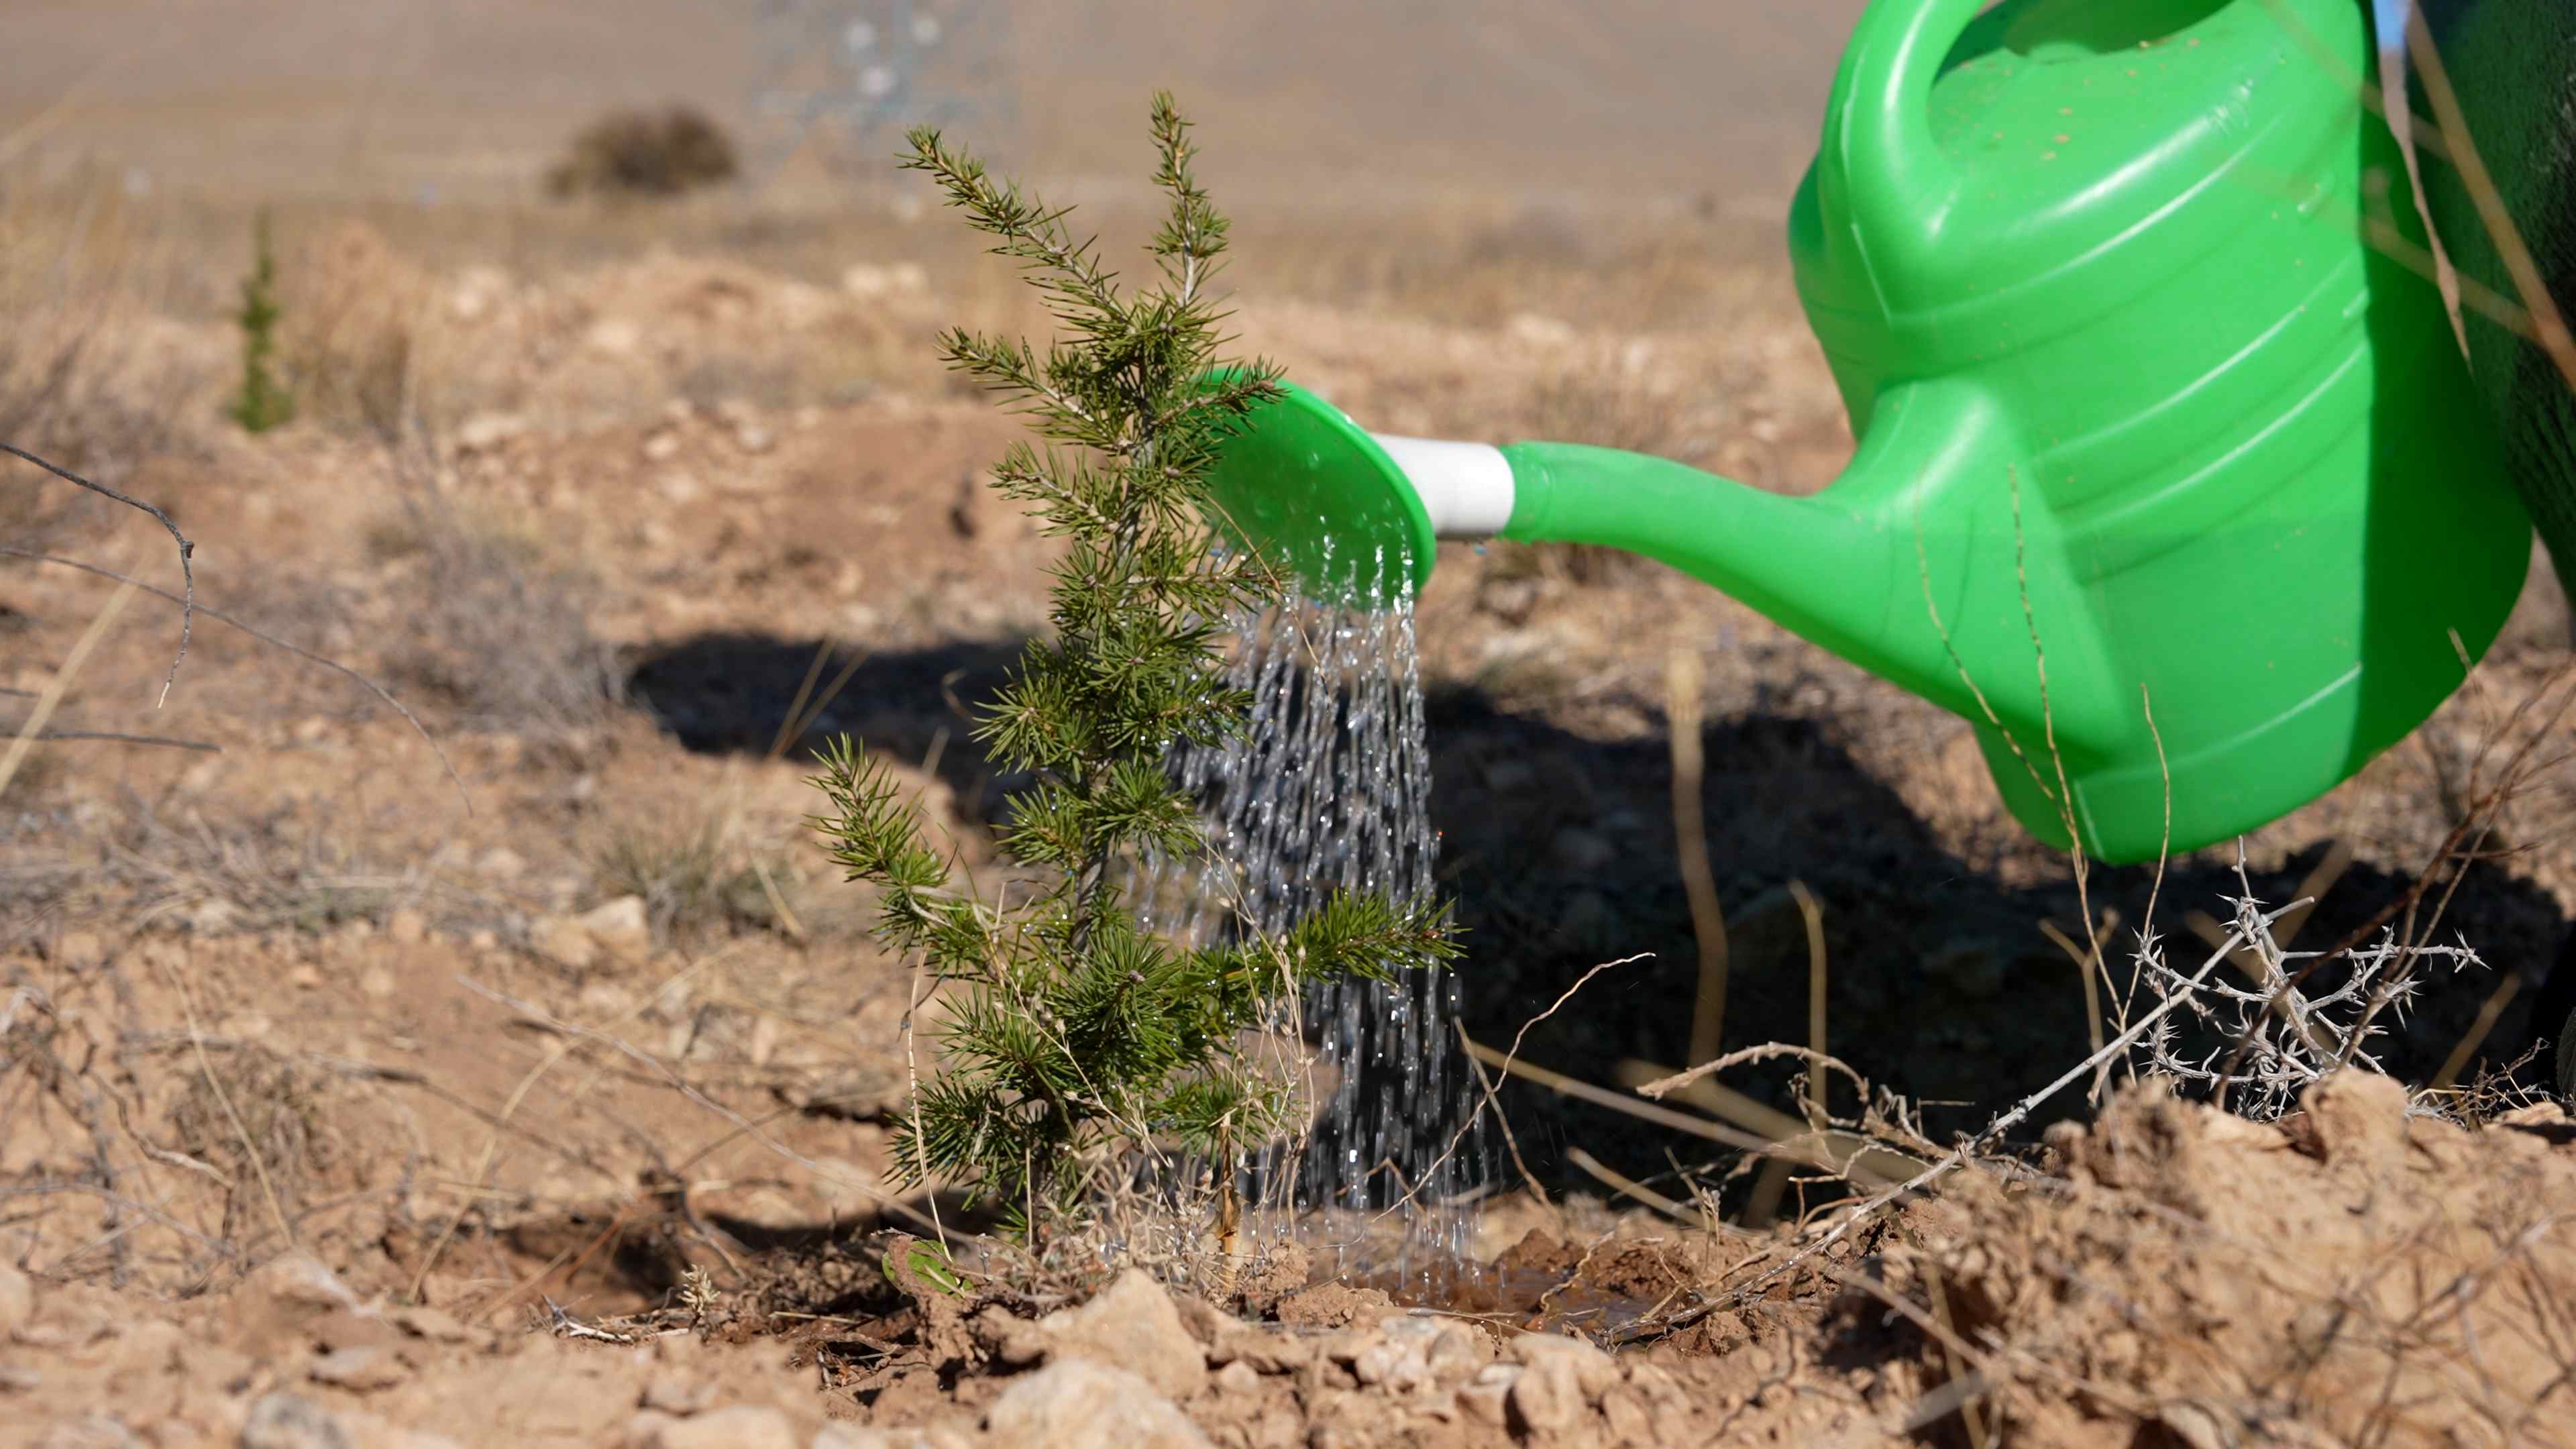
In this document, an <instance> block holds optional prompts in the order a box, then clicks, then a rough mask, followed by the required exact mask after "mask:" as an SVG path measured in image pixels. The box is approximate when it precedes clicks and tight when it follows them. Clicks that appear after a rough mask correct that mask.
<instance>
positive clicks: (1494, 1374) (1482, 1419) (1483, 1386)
mask: <svg viewBox="0 0 2576 1449" xmlns="http://www.w3.org/2000/svg"><path fill="white" fill-rule="evenodd" d="M1520 1376H1521V1368H1520V1365H1518V1364H1509V1363H1498V1364H1488V1365H1486V1366H1485V1368H1484V1370H1483V1371H1482V1372H1480V1373H1478V1374H1477V1375H1476V1378H1475V1382H1473V1383H1470V1384H1467V1385H1465V1386H1463V1387H1461V1388H1460V1389H1459V1390H1458V1393H1457V1403H1458V1412H1459V1414H1460V1416H1461V1417H1464V1418H1466V1419H1468V1420H1470V1421H1472V1422H1475V1423H1479V1424H1490V1425H1493V1426H1494V1427H1496V1428H1500V1427H1501V1426H1502V1424H1503V1421H1504V1419H1505V1418H1506V1417H1507V1415H1506V1413H1505V1407H1504V1406H1505V1403H1506V1401H1507V1400H1509V1398H1510V1397H1511V1392H1512V1386H1513V1384H1514V1383H1516V1382H1517V1381H1518V1380H1519V1379H1520Z"/></svg>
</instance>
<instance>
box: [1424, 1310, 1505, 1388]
mask: <svg viewBox="0 0 2576 1449" xmlns="http://www.w3.org/2000/svg"><path fill="white" fill-rule="evenodd" d="M1493 1361H1494V1345H1493V1342H1492V1340H1490V1339H1488V1338H1486V1337H1485V1335H1483V1334H1481V1333H1478V1332H1477V1331H1475V1330H1474V1329H1472V1328H1469V1327H1468V1326H1467V1325H1465V1324H1463V1323H1452V1324H1449V1325H1447V1326H1445V1327H1443V1328H1442V1329H1441V1330H1440V1336H1439V1337H1437V1338H1435V1339H1433V1340H1432V1341H1431V1351H1430V1352H1429V1353H1427V1354H1425V1355H1423V1366H1424V1367H1425V1368H1428V1369H1429V1370H1430V1371H1431V1377H1432V1380H1433V1381H1434V1382H1435V1383H1443V1384H1454V1383H1457V1382H1459V1381H1460V1380H1462V1379H1470V1378H1473V1377H1475V1376H1476V1374H1477V1373H1478V1372H1479V1371H1481V1370H1482V1369H1483V1368H1484V1367H1485V1365H1487V1364H1489V1363H1492V1362H1493Z"/></svg>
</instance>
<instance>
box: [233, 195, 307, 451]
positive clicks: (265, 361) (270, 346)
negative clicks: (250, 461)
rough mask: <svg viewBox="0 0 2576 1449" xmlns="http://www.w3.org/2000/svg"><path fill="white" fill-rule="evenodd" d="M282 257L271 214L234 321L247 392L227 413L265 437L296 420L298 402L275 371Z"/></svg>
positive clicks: (258, 235)
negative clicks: (271, 232) (271, 234)
mask: <svg viewBox="0 0 2576 1449" xmlns="http://www.w3.org/2000/svg"><path fill="white" fill-rule="evenodd" d="M278 317H279V309H278V305H277V257H276V254H275V252H274V251H273V250H272V249H271V248H270V246H269V239H268V213H267V212H265V211H263V212H261V213H260V214H259V219H258V220H257V221H256V222H254V223H253V224H252V228H251V269H250V275H249V276H248V277H246V278H244V279H243V281H242V307H241V311H240V312H238V313H236V314H235V316H234V320H235V321H237V322H239V323H240V324H241V331H242V381H241V391H240V392H238V393H236V394H235V395H234V397H233V404H232V406H231V407H230V408H229V409H227V411H228V412H230V413H231V415H232V419H233V421H234V422H237V423H239V424H241V425H242V427H243V429H244V430H246V431H249V432H254V433H264V432H267V431H268V430H269V429H271V428H273V427H276V426H278V425H279V424H281V423H283V422H285V421H286V420H287V419H289V418H292V417H294V416H295V399H294V398H292V397H290V396H288V395H287V391H286V388H285V386H284V385H283V384H281V383H279V382H278V380H277V378H276V376H275V375H274V374H272V373H271V372H270V371H269V365H270V363H271V361H272V360H273V359H274V358H275V357H276V355H277V321H278Z"/></svg>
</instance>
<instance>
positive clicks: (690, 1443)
mask: <svg viewBox="0 0 2576 1449" xmlns="http://www.w3.org/2000/svg"><path fill="white" fill-rule="evenodd" d="M798 1442H799V1441H798V1439H797V1436H796V1425H795V1423H794V1421H792V1420H790V1419H789V1418H788V1417H787V1415H786V1413H785V1412H784V1411H782V1410H778V1409H773V1408H771V1407H769V1406H768V1405H766V1404H736V1405H734V1406H733V1407H731V1408H728V1409H715V1410H711V1411H709V1412H707V1413H703V1414H693V1415H691V1416H690V1417H688V1418H685V1419H680V1418H673V1417H672V1416H670V1415H668V1414H660V1413H654V1412H651V1411H647V1412H645V1413H641V1414H638V1415H636V1416H635V1418H634V1419H633V1420H632V1421H630V1422H629V1423H628V1424H627V1427H626V1443H627V1445H628V1446H629V1449H798Z"/></svg>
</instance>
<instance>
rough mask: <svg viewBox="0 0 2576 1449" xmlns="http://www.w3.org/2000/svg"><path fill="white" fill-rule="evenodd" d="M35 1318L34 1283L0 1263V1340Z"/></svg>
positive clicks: (23, 1274) (12, 1268)
mask: <svg viewBox="0 0 2576 1449" xmlns="http://www.w3.org/2000/svg"><path fill="white" fill-rule="evenodd" d="M35 1316H36V1284H35V1281H34V1280H33V1279H30V1278H29V1277H28V1276H27V1275H26V1274H25V1273H22V1272H20V1271H19V1270H18V1269H16V1268H14V1267H12V1266H10V1265H9V1264H7V1263H0V1338H6V1337H8V1336H9V1335H10V1334H13V1333H15V1332H17V1331H18V1330H19V1329H20V1328H22V1327H24V1326H25V1325H26V1323H27V1321H28V1320H29V1319H31V1318H34V1317H35Z"/></svg>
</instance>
